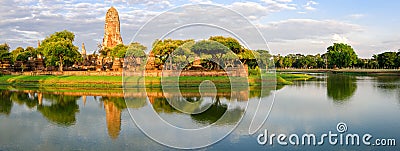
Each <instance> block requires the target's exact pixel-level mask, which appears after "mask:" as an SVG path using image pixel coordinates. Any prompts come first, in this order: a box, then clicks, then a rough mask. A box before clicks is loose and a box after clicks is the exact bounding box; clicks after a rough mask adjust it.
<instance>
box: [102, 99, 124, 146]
mask: <svg viewBox="0 0 400 151" xmlns="http://www.w3.org/2000/svg"><path fill="white" fill-rule="evenodd" d="M104 110H105V111H106V121H107V130H108V135H109V136H110V137H111V138H112V139H116V138H118V136H119V132H120V131H121V110H120V109H118V107H117V106H116V105H115V104H114V103H113V102H109V101H104Z"/></svg>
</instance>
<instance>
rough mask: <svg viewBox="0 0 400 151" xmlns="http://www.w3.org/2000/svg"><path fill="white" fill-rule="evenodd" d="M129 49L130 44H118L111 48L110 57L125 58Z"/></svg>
mask: <svg viewBox="0 0 400 151" xmlns="http://www.w3.org/2000/svg"><path fill="white" fill-rule="evenodd" d="M127 50H128V46H125V45H124V44H118V45H116V46H115V47H114V48H112V49H111V52H110V57H112V58H124V57H125V54H126V51H127Z"/></svg>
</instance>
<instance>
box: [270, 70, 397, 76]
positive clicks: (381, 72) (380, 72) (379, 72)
mask: <svg viewBox="0 0 400 151" xmlns="http://www.w3.org/2000/svg"><path fill="white" fill-rule="evenodd" d="M276 72H277V73H279V72H282V73H284V72H299V73H334V74H336V73H339V74H359V75H400V69H276Z"/></svg>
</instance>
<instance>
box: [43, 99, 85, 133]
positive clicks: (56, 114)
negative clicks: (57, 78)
mask: <svg viewBox="0 0 400 151" xmlns="http://www.w3.org/2000/svg"><path fill="white" fill-rule="evenodd" d="M43 98H45V99H46V100H47V101H50V102H51V105H50V106H46V105H39V106H38V107H37V109H38V111H39V112H40V113H42V115H43V116H44V117H46V118H47V119H48V120H49V121H51V122H54V123H56V124H58V125H61V126H70V125H73V124H75V121H76V119H75V114H76V113H77V112H79V106H78V105H77V104H76V101H77V100H78V99H79V98H80V97H78V96H64V95H55V94H44V95H43Z"/></svg>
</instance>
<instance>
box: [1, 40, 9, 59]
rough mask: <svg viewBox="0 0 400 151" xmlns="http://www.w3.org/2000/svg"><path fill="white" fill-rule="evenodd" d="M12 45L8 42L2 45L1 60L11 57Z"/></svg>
mask: <svg viewBox="0 0 400 151" xmlns="http://www.w3.org/2000/svg"><path fill="white" fill-rule="evenodd" d="M11 57H12V56H11V53H10V46H9V45H8V44H7V43H4V44H1V45H0V61H4V60H9V59H11Z"/></svg>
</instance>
